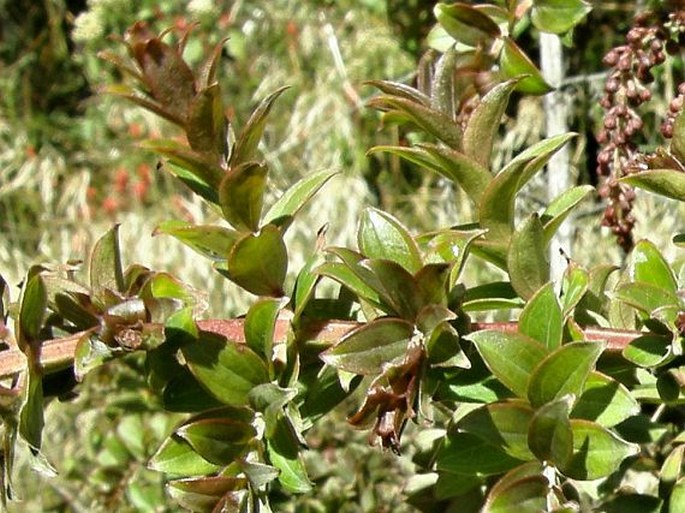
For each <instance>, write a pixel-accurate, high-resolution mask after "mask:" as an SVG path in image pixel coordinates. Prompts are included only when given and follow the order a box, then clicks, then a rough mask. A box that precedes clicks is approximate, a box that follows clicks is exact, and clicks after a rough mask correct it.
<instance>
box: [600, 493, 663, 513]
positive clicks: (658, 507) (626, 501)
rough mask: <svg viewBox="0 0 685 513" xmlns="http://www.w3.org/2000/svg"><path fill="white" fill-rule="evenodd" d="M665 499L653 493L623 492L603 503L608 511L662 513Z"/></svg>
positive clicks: (611, 512)
mask: <svg viewBox="0 0 685 513" xmlns="http://www.w3.org/2000/svg"><path fill="white" fill-rule="evenodd" d="M662 506H663V501H662V500H661V499H659V498H658V497H654V496H653V495H644V494H640V493H621V495H618V496H616V497H614V498H612V499H611V500H610V501H608V502H605V503H603V504H602V510H603V511H605V512H606V513H661V512H662V511H663V510H662Z"/></svg>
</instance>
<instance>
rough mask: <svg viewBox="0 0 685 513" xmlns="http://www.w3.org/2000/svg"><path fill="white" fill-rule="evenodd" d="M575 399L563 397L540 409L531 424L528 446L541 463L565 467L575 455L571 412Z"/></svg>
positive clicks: (567, 396)
mask: <svg viewBox="0 0 685 513" xmlns="http://www.w3.org/2000/svg"><path fill="white" fill-rule="evenodd" d="M574 400H575V398H574V397H573V396H572V395H566V396H563V397H561V398H559V399H557V400H555V401H552V402H549V403H547V404H545V405H543V406H542V407H540V408H538V410H537V411H536V412H535V415H533V418H532V419H531V422H530V429H529V430H528V445H529V446H530V450H531V451H532V452H533V454H535V456H536V457H537V458H538V460H540V461H544V462H549V463H550V464H552V465H555V466H563V465H565V464H566V462H568V460H569V459H570V458H571V455H572V454H573V432H572V431H571V421H570V420H569V412H570V411H571V405H572V403H573V401H574Z"/></svg>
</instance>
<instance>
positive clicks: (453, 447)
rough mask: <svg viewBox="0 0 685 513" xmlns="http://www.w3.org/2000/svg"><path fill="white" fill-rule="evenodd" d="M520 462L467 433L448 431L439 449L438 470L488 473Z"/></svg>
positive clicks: (496, 472) (478, 474)
mask: <svg viewBox="0 0 685 513" xmlns="http://www.w3.org/2000/svg"><path fill="white" fill-rule="evenodd" d="M521 463H522V461H521V460H519V459H516V458H513V457H511V456H509V455H508V454H507V453H505V452H503V451H502V450H500V449H499V448H498V447H497V446H495V445H493V444H491V443H488V442H487V441H485V440H483V439H482V438H480V437H478V436H476V435H473V434H470V433H451V434H449V435H447V439H446V440H445V443H444V445H443V446H442V447H441V448H440V450H439V451H438V457H437V462H436V466H437V470H438V471H443V472H452V473H454V474H463V475H467V476H491V475H496V474H501V473H502V472H506V471H507V470H510V469H512V468H514V467H516V466H518V465H520V464H521Z"/></svg>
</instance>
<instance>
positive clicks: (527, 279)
mask: <svg viewBox="0 0 685 513" xmlns="http://www.w3.org/2000/svg"><path fill="white" fill-rule="evenodd" d="M507 268H508V271H509V278H510V279H511V285H512V286H513V287H514V290H516V292H517V293H518V294H519V295H520V296H521V297H522V298H524V299H528V298H530V297H532V296H533V294H534V293H535V291H536V290H538V289H539V288H540V287H542V286H543V285H544V284H545V283H547V281H548V280H549V262H548V261H547V243H546V242H545V239H544V234H543V231H542V223H540V219H539V218H538V216H537V215H535V214H533V215H532V216H531V217H529V218H528V220H527V221H526V222H525V223H524V224H523V226H522V227H521V228H520V229H518V230H516V232H514V234H513V236H512V238H511V243H510V245H509V251H508V253H507Z"/></svg>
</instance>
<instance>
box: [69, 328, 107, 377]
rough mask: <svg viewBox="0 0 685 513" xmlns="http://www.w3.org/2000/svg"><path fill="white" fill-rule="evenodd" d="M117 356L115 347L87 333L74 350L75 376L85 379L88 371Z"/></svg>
mask: <svg viewBox="0 0 685 513" xmlns="http://www.w3.org/2000/svg"><path fill="white" fill-rule="evenodd" d="M115 356H116V353H115V351H114V350H113V348H111V347H110V346H108V345H107V344H105V343H104V342H102V341H101V340H100V339H99V338H97V337H95V336H91V333H87V334H86V335H84V336H82V337H81V338H80V339H79V341H78V343H77V344H76V350H75V351H74V377H75V378H76V381H83V378H84V377H85V376H86V374H87V373H88V372H90V371H91V370H93V369H96V368H97V367H99V366H100V365H104V364H105V363H106V362H108V361H110V360H112V359H113V358H114V357H115Z"/></svg>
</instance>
